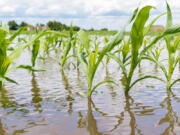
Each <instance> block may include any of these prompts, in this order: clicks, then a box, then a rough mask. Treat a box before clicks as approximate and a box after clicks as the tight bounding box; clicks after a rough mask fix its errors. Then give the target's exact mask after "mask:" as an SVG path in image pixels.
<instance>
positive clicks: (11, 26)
mask: <svg viewBox="0 0 180 135" xmlns="http://www.w3.org/2000/svg"><path fill="white" fill-rule="evenodd" d="M8 26H9V29H10V30H17V29H18V28H19V25H18V24H17V23H16V22H15V21H14V20H12V21H9V22H8Z"/></svg>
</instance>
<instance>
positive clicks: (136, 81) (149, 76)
mask: <svg viewBox="0 0 180 135" xmlns="http://www.w3.org/2000/svg"><path fill="white" fill-rule="evenodd" d="M148 78H152V79H157V80H160V81H163V82H165V81H164V80H163V79H161V78H159V77H157V76H151V75H147V76H144V77H141V78H139V79H137V80H135V81H134V82H133V83H132V84H131V86H130V89H131V88H132V87H133V86H134V85H135V84H136V83H138V82H139V81H142V80H144V79H148Z"/></svg>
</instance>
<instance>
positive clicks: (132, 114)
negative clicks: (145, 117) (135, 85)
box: [125, 95, 144, 135]
mask: <svg viewBox="0 0 180 135" xmlns="http://www.w3.org/2000/svg"><path fill="white" fill-rule="evenodd" d="M134 104H135V105H136V108H137V107H138V106H137V105H139V104H137V103H135V102H134V99H133V98H132V97H130V96H129V95H125V111H127V112H128V114H129V117H130V123H129V126H130V128H131V133H130V134H131V135H135V134H136V131H137V134H139V135H142V131H141V129H139V128H138V124H137V123H136V118H135V112H134V111H133V110H132V109H131V107H132V106H133V105H134ZM138 108H139V107H138ZM142 109H143V110H144V107H143V108H142Z"/></svg>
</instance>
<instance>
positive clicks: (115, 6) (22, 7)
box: [0, 0, 180, 29]
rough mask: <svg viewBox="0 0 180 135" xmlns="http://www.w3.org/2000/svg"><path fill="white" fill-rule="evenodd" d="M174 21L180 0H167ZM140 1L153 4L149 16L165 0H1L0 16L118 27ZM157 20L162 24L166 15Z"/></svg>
mask: <svg viewBox="0 0 180 135" xmlns="http://www.w3.org/2000/svg"><path fill="white" fill-rule="evenodd" d="M168 2H169V4H170V6H171V8H172V12H173V19H174V23H179V19H178V18H179V17H180V14H179V13H180V1H179V0H169V1H168ZM138 5H140V6H141V7H142V6H144V5H153V6H155V7H156V9H154V10H152V12H151V14H152V18H153V17H155V16H157V15H159V14H161V13H163V12H165V11H166V5H165V0H0V20H1V21H2V22H3V23H6V22H7V21H9V20H16V21H17V22H19V23H20V22H21V21H26V22H28V23H31V24H36V23H46V22H47V21H49V20H57V21H61V22H63V23H66V24H70V22H71V21H73V24H74V25H78V26H81V27H82V28H87V29H88V28H96V29H100V28H103V27H107V28H109V29H120V28H121V27H122V25H123V24H124V23H125V22H126V21H127V20H128V18H129V16H130V15H131V13H132V12H133V10H134V9H135V8H136V7H137V6H138ZM157 23H158V24H163V25H164V24H165V17H164V18H161V19H160V20H159V21H158V22H157Z"/></svg>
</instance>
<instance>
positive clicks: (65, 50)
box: [60, 24, 77, 68]
mask: <svg viewBox="0 0 180 135" xmlns="http://www.w3.org/2000/svg"><path fill="white" fill-rule="evenodd" d="M76 42H77V39H76V36H75V34H74V32H73V26H72V24H71V27H70V32H69V39H68V43H66V42H63V46H62V48H63V49H62V50H63V51H62V55H61V62H60V65H61V68H63V67H64V64H65V63H66V61H67V60H68V59H69V58H71V57H74V55H68V54H69V53H70V51H71V49H72V47H73V48H74V47H75V44H76Z"/></svg>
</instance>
